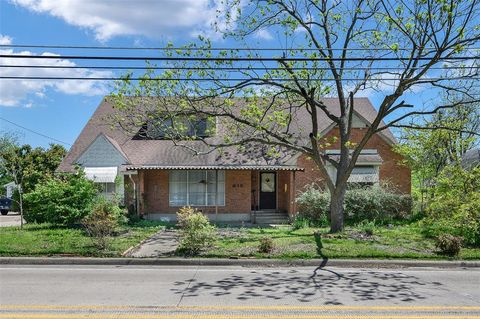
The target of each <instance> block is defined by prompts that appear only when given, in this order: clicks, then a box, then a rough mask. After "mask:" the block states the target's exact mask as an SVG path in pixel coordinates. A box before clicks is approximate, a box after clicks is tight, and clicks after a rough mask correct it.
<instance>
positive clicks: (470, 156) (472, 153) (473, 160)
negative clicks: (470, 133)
mask: <svg viewBox="0 0 480 319" xmlns="http://www.w3.org/2000/svg"><path fill="white" fill-rule="evenodd" d="M477 165H480V148H475V149H471V150H469V151H467V152H466V153H465V154H464V155H463V158H462V166H463V167H465V168H469V169H470V168H473V167H475V166H477Z"/></svg>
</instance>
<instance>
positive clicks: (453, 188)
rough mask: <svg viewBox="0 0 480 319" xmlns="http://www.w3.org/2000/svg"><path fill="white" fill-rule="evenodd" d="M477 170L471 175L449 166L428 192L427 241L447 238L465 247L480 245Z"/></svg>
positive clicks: (478, 173) (479, 184)
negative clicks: (460, 238)
mask: <svg viewBox="0 0 480 319" xmlns="http://www.w3.org/2000/svg"><path fill="white" fill-rule="evenodd" d="M479 189H480V167H478V168H475V169H473V170H471V171H467V170H464V169H462V168H461V167H456V166H450V167H447V168H445V169H444V171H443V172H442V173H441V175H440V176H439V177H438V178H437V179H436V184H435V185H434V186H433V187H432V189H431V198H432V199H431V201H430V202H429V203H428V204H427V213H426V214H427V217H426V218H425V219H424V221H423V226H424V233H425V234H426V235H427V236H429V237H433V238H435V237H438V236H440V235H442V234H450V235H453V236H458V237H462V238H463V242H464V243H465V244H466V245H471V246H478V245H480V192H479V191H478V190H479Z"/></svg>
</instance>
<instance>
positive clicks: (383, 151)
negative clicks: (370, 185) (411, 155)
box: [295, 128, 411, 194]
mask: <svg viewBox="0 0 480 319" xmlns="http://www.w3.org/2000/svg"><path fill="white" fill-rule="evenodd" d="M364 133H365V129H361V128H358V129H354V130H353V131H352V138H351V141H352V142H354V143H358V142H359V141H360V140H361V138H362V136H363V135H364ZM334 136H338V129H333V130H331V131H330V132H328V133H327V134H326V135H325V138H326V139H327V140H331V138H332V137H334ZM339 148H340V142H339V141H338V140H337V141H336V142H335V143H333V144H332V145H331V146H330V147H328V149H339ZM365 149H376V150H377V152H378V154H379V155H380V157H381V158H382V160H383V162H382V165H380V172H379V175H380V176H379V177H380V182H384V183H388V184H390V185H391V186H392V187H393V188H394V189H395V190H397V191H398V192H399V193H403V194H410V192H411V171H410V168H409V167H407V166H405V165H403V164H401V161H402V160H403V157H402V155H400V154H398V153H396V152H395V151H394V150H393V149H392V145H390V144H389V143H388V142H387V141H386V140H384V139H383V138H382V137H381V136H380V135H378V134H377V135H374V136H372V137H371V138H370V140H369V141H368V142H367V145H366V146H365ZM297 166H298V167H303V168H304V169H305V171H304V172H297V173H296V178H295V182H296V186H297V190H299V191H301V190H302V189H304V188H305V186H307V185H310V184H312V183H318V184H319V185H320V186H323V187H325V186H324V185H325V184H324V181H323V180H324V176H323V175H322V174H321V172H320V171H319V170H318V168H317V167H316V164H315V163H314V162H313V160H310V159H308V158H307V157H306V156H303V155H302V156H300V157H299V159H298V160H297Z"/></svg>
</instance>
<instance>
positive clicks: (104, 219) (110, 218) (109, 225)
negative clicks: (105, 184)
mask: <svg viewBox="0 0 480 319" xmlns="http://www.w3.org/2000/svg"><path fill="white" fill-rule="evenodd" d="M125 215H126V211H125V210H124V209H121V208H120V207H119V206H118V205H117V204H116V203H115V202H113V201H109V200H107V199H105V198H104V197H98V198H97V200H96V201H95V202H94V203H93V205H92V208H91V212H90V213H89V214H88V215H87V216H86V217H84V218H83V219H82V224H83V226H84V227H85V229H86V231H87V233H88V234H89V236H91V237H93V238H95V245H96V246H97V247H98V248H99V249H105V248H106V247H107V243H108V241H107V239H108V236H111V235H112V234H113V233H115V231H116V229H117V227H118V226H119V225H120V224H125V223H126V222H127V219H126V217H125Z"/></svg>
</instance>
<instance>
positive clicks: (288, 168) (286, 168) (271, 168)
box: [126, 165, 304, 171]
mask: <svg viewBox="0 0 480 319" xmlns="http://www.w3.org/2000/svg"><path fill="white" fill-rule="evenodd" d="M126 169H127V171H131V170H137V169H169V170H175V169H181V170H186V169H201V170H217V169H218V170H260V171H303V170H304V169H303V168H300V167H297V166H286V165H268V166H267V165H229V166H222V165H208V166H200V165H161V166H159V165H141V166H135V165H131V166H127V167H126Z"/></svg>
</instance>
